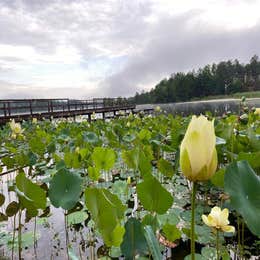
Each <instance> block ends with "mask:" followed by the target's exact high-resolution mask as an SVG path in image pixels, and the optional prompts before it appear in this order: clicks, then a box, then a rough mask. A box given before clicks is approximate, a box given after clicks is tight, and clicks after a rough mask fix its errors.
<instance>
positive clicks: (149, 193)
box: [136, 177, 173, 214]
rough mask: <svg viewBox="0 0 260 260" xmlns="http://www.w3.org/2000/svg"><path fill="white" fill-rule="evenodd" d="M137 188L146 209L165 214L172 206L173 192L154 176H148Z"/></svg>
mask: <svg viewBox="0 0 260 260" xmlns="http://www.w3.org/2000/svg"><path fill="white" fill-rule="evenodd" d="M136 189H137V195H138V198H139V200H140V201H141V203H142V205H143V206H144V208H145V209H146V210H149V211H151V212H157V213H158V214H164V213H166V211H167V210H168V209H169V208H170V207H171V206H172V203H173V197H172V195H171V193H170V192H168V191H167V190H166V189H165V188H164V187H163V186H162V185H161V184H160V182H159V181H158V180H157V179H156V178H154V177H150V178H146V179H145V180H144V181H143V182H141V183H139V184H138V185H137V186H136Z"/></svg>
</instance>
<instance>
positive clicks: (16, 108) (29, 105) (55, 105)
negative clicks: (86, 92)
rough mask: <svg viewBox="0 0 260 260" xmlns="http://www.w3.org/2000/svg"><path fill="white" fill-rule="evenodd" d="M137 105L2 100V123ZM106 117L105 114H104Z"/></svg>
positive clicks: (119, 100)
mask: <svg viewBox="0 0 260 260" xmlns="http://www.w3.org/2000/svg"><path fill="white" fill-rule="evenodd" d="M134 108H135V105H134V104H132V103H130V102H129V101H128V100H127V99H123V98H94V99H91V100H76V99H2V100H0V123H4V122H7V121H9V120H10V119H16V120H22V119H28V118H33V117H37V118H42V117H45V118H49V117H70V116H76V115H89V116H90V115H91V114H92V113H93V112H95V113H106V112H114V113H115V112H116V111H118V110H129V109H130V110H133V109H134ZM103 115H104V114H103Z"/></svg>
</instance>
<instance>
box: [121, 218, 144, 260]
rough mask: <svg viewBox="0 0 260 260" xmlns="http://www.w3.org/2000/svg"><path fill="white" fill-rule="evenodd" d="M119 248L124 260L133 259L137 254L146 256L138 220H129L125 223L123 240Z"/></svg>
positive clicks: (142, 230)
mask: <svg viewBox="0 0 260 260" xmlns="http://www.w3.org/2000/svg"><path fill="white" fill-rule="evenodd" d="M120 247H121V250H122V253H123V255H124V257H125V259H126V260H128V259H129V260H131V259H135V256H136V255H137V254H139V255H140V254H147V252H148V247H147V242H146V239H145V236H144V228H143V226H142V224H141V222H140V221H139V220H138V219H135V218H130V219H128V221H127V222H126V224H125V234H124V240H123V243H122V244H121V246H120Z"/></svg>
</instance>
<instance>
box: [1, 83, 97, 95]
mask: <svg viewBox="0 0 260 260" xmlns="http://www.w3.org/2000/svg"><path fill="white" fill-rule="evenodd" d="M0 86H1V87H0V90H1V91H0V99H8V98H67V97H69V98H79V96H80V97H81V98H82V99H88V98H91V97H93V95H94V94H96V93H93V91H91V92H90V91H89V90H88V89H87V88H86V87H76V88H75V87H72V86H71V87H66V88H65V87H64V88H63V87H34V86H29V85H25V84H15V83H10V82H6V81H2V80H0ZM72 88H73V92H72V91H71V90H72Z"/></svg>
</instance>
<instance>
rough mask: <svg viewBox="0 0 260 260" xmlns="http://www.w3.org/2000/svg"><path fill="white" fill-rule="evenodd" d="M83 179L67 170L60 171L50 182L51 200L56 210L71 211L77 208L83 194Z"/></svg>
mask: <svg viewBox="0 0 260 260" xmlns="http://www.w3.org/2000/svg"><path fill="white" fill-rule="evenodd" d="M81 183H82V179H81V177H80V176H79V175H78V174H76V173H72V172H70V171H69V170H67V169H64V168H63V169H61V170H59V171H58V172H57V173H56V174H55V175H54V177H53V178H52V180H51V181H50V188H49V198H50V200H51V203H52V204H53V206H55V207H56V208H58V207H62V208H63V209H65V210H69V209H71V208H73V207H74V206H75V204H76V203H77V201H78V200H79V196H80V194H81Z"/></svg>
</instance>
